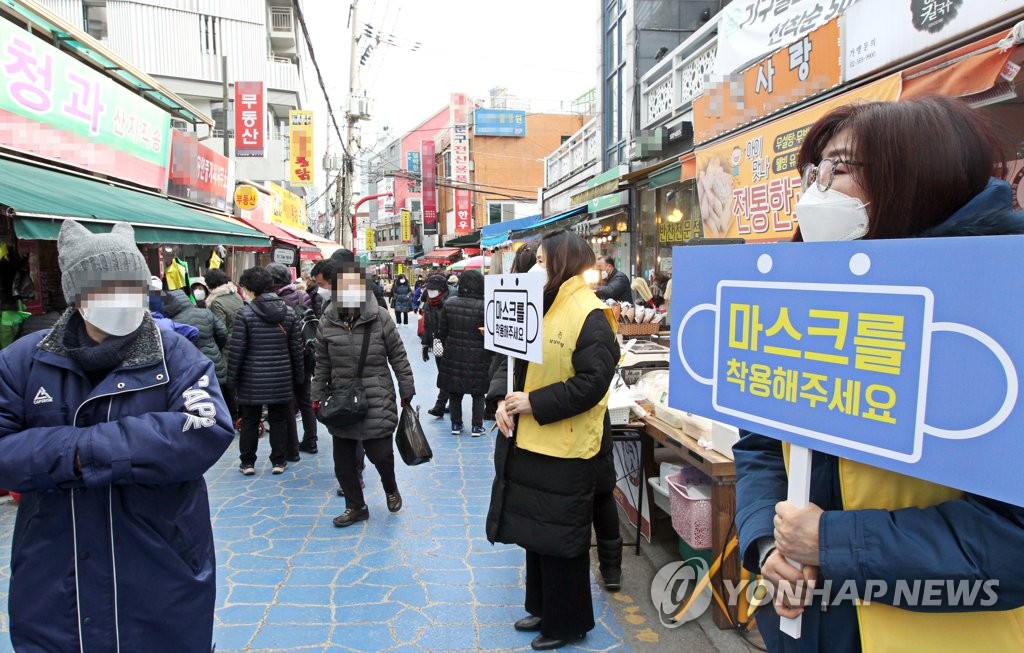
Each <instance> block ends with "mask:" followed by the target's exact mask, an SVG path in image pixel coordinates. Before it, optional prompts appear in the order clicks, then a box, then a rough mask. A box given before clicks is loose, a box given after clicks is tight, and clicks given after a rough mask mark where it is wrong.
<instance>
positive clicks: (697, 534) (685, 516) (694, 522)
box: [665, 467, 712, 549]
mask: <svg viewBox="0 0 1024 653" xmlns="http://www.w3.org/2000/svg"><path fill="white" fill-rule="evenodd" d="M665 481H666V482H667V483H668V499H669V507H670V509H671V512H670V514H671V515H672V528H674V529H675V531H676V533H678V534H679V537H681V538H683V539H684V540H685V541H686V543H687V544H689V545H690V546H692V547H693V548H694V549H710V548H711V518H712V514H711V513H712V511H711V499H704V498H694V497H691V496H690V490H689V488H691V487H693V486H696V485H707V486H709V485H710V481H709V480H708V478H707V477H706V476H704V475H703V474H701V473H700V471H698V470H696V469H693V468H692V467H689V468H686V469H684V470H683V471H681V472H679V474H673V475H672V476H669V477H668V478H666V479H665Z"/></svg>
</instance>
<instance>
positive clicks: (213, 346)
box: [164, 290, 228, 385]
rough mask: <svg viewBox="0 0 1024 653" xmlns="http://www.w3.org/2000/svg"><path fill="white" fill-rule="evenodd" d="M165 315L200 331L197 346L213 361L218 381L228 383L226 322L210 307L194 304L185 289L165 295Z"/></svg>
mask: <svg viewBox="0 0 1024 653" xmlns="http://www.w3.org/2000/svg"><path fill="white" fill-rule="evenodd" d="M164 315H166V316H167V317H169V318H170V319H172V320H174V321H175V322H179V323H181V324H188V325H189V326H193V327H195V328H196V329H197V330H198V331H199V335H198V337H197V338H196V341H195V343H196V347H198V348H199V351H201V352H203V355H204V356H206V357H207V358H209V359H210V360H211V361H213V366H214V369H215V370H216V371H217V381H219V382H220V383H221V385H223V384H224V383H226V382H227V377H228V363H227V360H225V359H224V357H223V356H222V355H221V350H222V349H223V348H224V347H225V346H227V342H228V330H227V327H225V326H224V323H223V322H221V321H220V320H218V319H217V317H216V316H215V315H214V314H213V311H211V310H210V309H208V308H199V307H198V306H195V305H193V304H192V302H190V301H189V299H188V295H186V294H185V291H184V290H172V291H170V292H169V293H167V294H166V295H165V296H164Z"/></svg>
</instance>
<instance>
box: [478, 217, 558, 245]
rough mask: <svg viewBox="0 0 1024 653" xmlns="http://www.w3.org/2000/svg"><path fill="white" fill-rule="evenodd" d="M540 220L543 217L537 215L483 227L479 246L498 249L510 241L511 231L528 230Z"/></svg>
mask: <svg viewBox="0 0 1024 653" xmlns="http://www.w3.org/2000/svg"><path fill="white" fill-rule="evenodd" d="M542 218H543V215H541V214H540V213H538V214H537V215H530V216H527V217H525V218H516V219H515V220H503V221H501V222H496V223H494V224H488V225H484V226H483V227H481V228H480V244H481V245H483V246H484V247H498V246H499V245H503V244H505V243H507V242H508V241H509V240H510V239H509V236H510V235H511V234H512V232H513V231H516V230H517V229H519V230H521V229H529V228H530V227H532V226H533V225H535V224H537V222H538V221H539V220H541V219H542Z"/></svg>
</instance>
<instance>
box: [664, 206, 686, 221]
mask: <svg viewBox="0 0 1024 653" xmlns="http://www.w3.org/2000/svg"><path fill="white" fill-rule="evenodd" d="M667 219H668V221H669V222H679V221H680V220H682V219H683V212H682V211H680V210H679V209H675V210H673V211H672V212H671V213H669V214H668V218H667Z"/></svg>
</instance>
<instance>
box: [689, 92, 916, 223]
mask: <svg viewBox="0 0 1024 653" xmlns="http://www.w3.org/2000/svg"><path fill="white" fill-rule="evenodd" d="M899 91H900V78H899V75H891V76H889V77H887V78H884V79H881V80H879V81H877V82H874V83H873V84H869V85H867V86H865V87H863V88H860V89H857V90H854V91H849V92H847V93H844V94H842V95H840V96H837V97H835V98H832V99H829V100H826V101H824V102H820V103H818V104H816V105H814V106H812V107H810V108H807V109H804V110H803V111H798V112H797V113H794V114H792V115H790V116H785V117H783V118H780V119H778V120H775V121H772V122H769V123H767V124H765V125H761V126H758V127H754V128H753V129H749V130H747V131H745V132H743V133H741V134H738V135H736V136H732V137H730V138H726V139H723V140H721V141H718V142H716V143H714V144H712V145H709V146H707V147H704V148H699V149H698V150H697V171H698V172H697V196H698V200H699V205H700V214H701V221H702V224H703V232H704V237H705V238H744V239H746V240H747V241H748V242H759V241H760V242H774V241H779V240H789V239H791V238H792V237H793V233H794V232H795V230H796V226H797V222H796V219H795V216H796V214H795V211H794V209H795V207H796V203H797V200H799V199H800V194H801V188H800V171H799V170H798V169H797V153H798V152H799V151H800V145H801V144H802V143H803V139H804V136H805V135H806V134H807V131H808V130H809V129H810V127H811V125H812V124H814V122H815V121H816V120H818V118H820V117H822V116H823V115H825V114H826V113H828V112H829V111H831V110H832V109H834V108H836V107H838V106H842V105H845V104H849V103H852V102H864V101H873V100H886V101H888V100H895V99H896V98H897V97H899Z"/></svg>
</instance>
